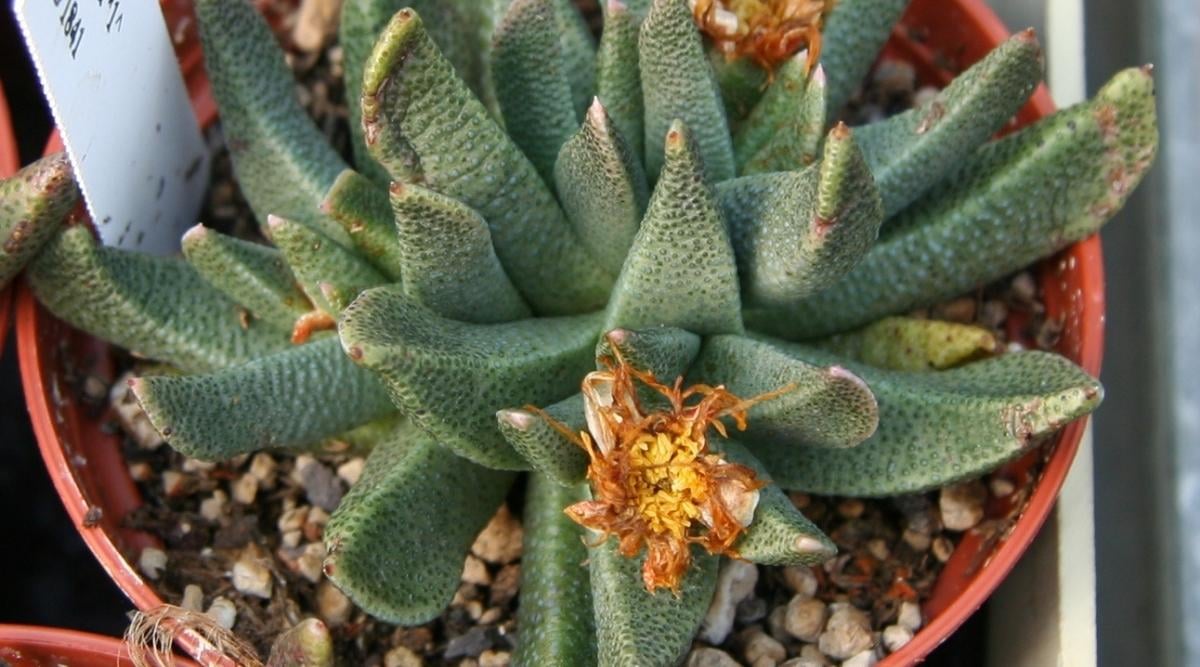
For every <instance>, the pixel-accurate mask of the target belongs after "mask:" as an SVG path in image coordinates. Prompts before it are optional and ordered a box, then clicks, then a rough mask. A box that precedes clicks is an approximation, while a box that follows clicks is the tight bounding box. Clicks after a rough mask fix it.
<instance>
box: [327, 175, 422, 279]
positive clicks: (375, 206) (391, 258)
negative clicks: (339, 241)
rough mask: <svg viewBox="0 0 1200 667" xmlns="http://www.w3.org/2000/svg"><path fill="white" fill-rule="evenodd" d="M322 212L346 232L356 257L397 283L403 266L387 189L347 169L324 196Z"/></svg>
mask: <svg viewBox="0 0 1200 667" xmlns="http://www.w3.org/2000/svg"><path fill="white" fill-rule="evenodd" d="M321 210H322V211H324V212H325V213H327V214H329V217H331V218H333V219H334V220H336V221H337V223H338V224H339V225H341V226H342V229H344V230H346V234H347V235H349V237H350V241H351V243H353V244H354V247H355V249H357V250H358V252H359V254H361V255H362V256H363V257H365V258H366V259H367V261H369V262H371V264H373V265H374V266H375V268H376V269H379V271H381V272H382V273H383V274H384V275H385V276H387V277H388V278H391V279H392V280H400V276H401V273H402V270H403V269H402V264H403V263H402V262H401V259H400V245H399V243H398V242H397V241H396V227H395V225H393V224H392V206H391V204H390V203H389V202H388V194H387V188H385V187H383V186H381V185H379V184H377V183H375V182H373V181H371V180H370V179H368V178H367V177H366V176H363V175H362V174H360V173H358V172H356V171H354V170H353V169H347V170H346V171H343V172H342V173H341V174H340V175H338V177H337V180H336V181H334V182H333V187H332V188H330V189H329V192H327V193H326V194H325V201H324V202H322V204H321Z"/></svg>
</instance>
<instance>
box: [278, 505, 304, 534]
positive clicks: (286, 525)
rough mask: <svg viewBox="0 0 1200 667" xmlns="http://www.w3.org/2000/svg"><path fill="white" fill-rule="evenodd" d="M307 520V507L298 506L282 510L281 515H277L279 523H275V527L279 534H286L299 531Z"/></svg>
mask: <svg viewBox="0 0 1200 667" xmlns="http://www.w3.org/2000/svg"><path fill="white" fill-rule="evenodd" d="M307 519H308V505H300V506H299V507H293V508H292V509H290V510H284V512H283V514H280V515H279V521H276V522H275V527H276V528H278V529H279V532H281V533H286V532H288V531H289V530H300V529H301V528H303V527H304V522H305V521H306V520H307Z"/></svg>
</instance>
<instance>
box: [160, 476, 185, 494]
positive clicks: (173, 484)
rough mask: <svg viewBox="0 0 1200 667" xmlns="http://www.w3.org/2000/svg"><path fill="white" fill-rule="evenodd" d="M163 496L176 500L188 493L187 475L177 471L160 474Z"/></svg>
mask: <svg viewBox="0 0 1200 667" xmlns="http://www.w3.org/2000/svg"><path fill="white" fill-rule="evenodd" d="M162 488H163V494H164V495H166V496H167V497H168V498H178V497H180V496H182V495H184V494H186V493H187V491H188V478H187V475H185V474H183V473H181V472H179V471H178V470H167V471H165V472H164V473H163V474H162Z"/></svg>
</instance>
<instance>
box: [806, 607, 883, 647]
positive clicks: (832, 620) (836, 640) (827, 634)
mask: <svg viewBox="0 0 1200 667" xmlns="http://www.w3.org/2000/svg"><path fill="white" fill-rule="evenodd" d="M874 643H875V638H874V637H873V636H872V635H871V619H870V618H868V617H867V615H866V614H865V613H863V612H862V611H860V610H859V609H857V608H855V607H854V606H852V605H848V604H844V605H834V608H833V613H832V614H830V616H829V622H828V623H826V624H825V631H824V632H822V633H821V636H820V638H819V639H818V640H817V647H818V648H820V649H821V652H822V653H824V654H825V655H827V656H829V657H831V658H834V659H835V660H845V659H847V658H849V657H851V656H855V655H857V654H859V653H862V652H863V651H866V650H867V649H869V648H871V647H872V646H873V645H874Z"/></svg>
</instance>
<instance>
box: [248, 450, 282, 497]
mask: <svg viewBox="0 0 1200 667" xmlns="http://www.w3.org/2000/svg"><path fill="white" fill-rule="evenodd" d="M277 465H278V464H277V463H275V459H273V458H271V455H270V454H267V453H266V452H259V453H257V454H255V455H254V458H252V459H250V468H249V469H247V470H246V472H247V474H249V475H250V476H251V477H253V478H254V479H256V480H258V486H259V488H262V489H271V488H274V486H275V467H276V466H277Z"/></svg>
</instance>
